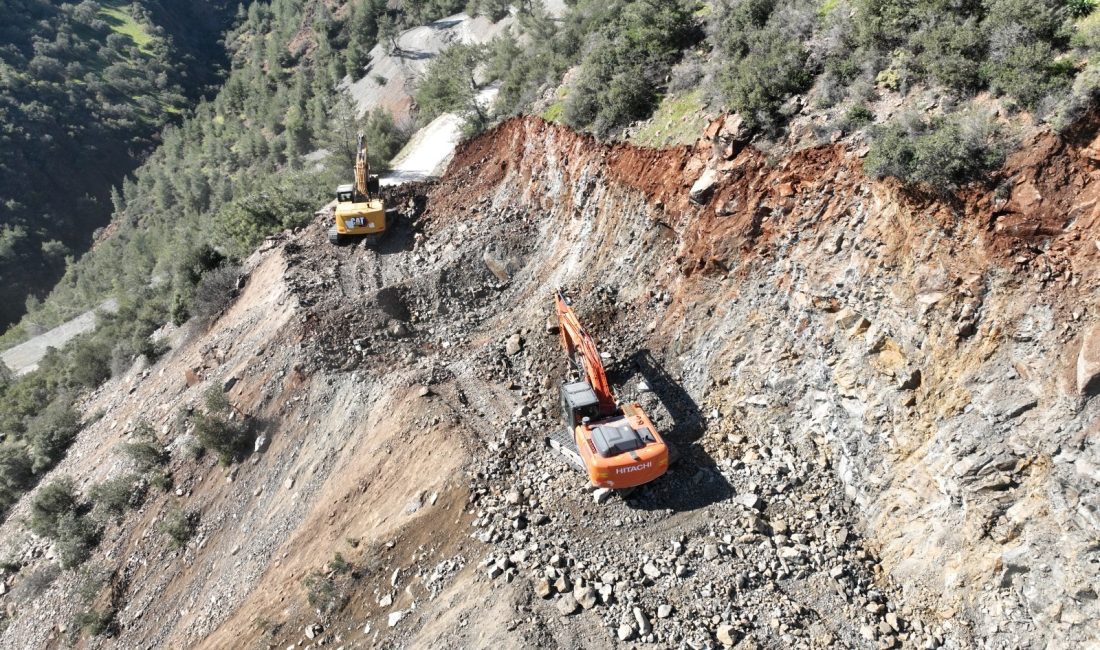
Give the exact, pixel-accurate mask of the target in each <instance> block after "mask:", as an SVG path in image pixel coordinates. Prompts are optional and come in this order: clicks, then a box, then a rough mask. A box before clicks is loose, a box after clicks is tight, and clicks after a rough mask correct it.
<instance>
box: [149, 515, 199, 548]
mask: <svg viewBox="0 0 1100 650" xmlns="http://www.w3.org/2000/svg"><path fill="white" fill-rule="evenodd" d="M198 525H199V515H198V513H197V512H185V511H184V510H181V509H180V508H175V509H173V510H169V511H168V513H167V514H165V515H164V518H163V519H161V522H160V524H158V525H157V530H159V531H160V532H162V533H164V534H165V535H168V537H169V538H171V540H172V543H173V544H175V546H176V547H177V548H183V547H184V546H186V545H187V542H188V540H190V539H191V537H192V536H193V535H194V534H195V529H196V528H198Z"/></svg>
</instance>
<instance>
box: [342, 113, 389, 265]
mask: <svg viewBox="0 0 1100 650" xmlns="http://www.w3.org/2000/svg"><path fill="white" fill-rule="evenodd" d="M332 214H333V224H332V226H331V227H330V228H329V231H328V238H329V241H331V242H332V243H334V244H339V243H341V242H342V241H343V240H344V238H345V237H352V236H356V235H371V236H373V237H380V236H381V235H382V233H384V232H386V205H385V203H384V202H383V201H382V194H381V192H380V188H379V184H378V177H377V176H372V175H371V173H370V163H369V162H368V160H367V140H366V138H365V137H363V134H362V133H360V134H359V136H358V151H357V152H356V154H355V183H354V184H351V185H341V186H340V187H337V188H336V208H335V209H334V210H333V213H332Z"/></svg>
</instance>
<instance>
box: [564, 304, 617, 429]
mask: <svg viewBox="0 0 1100 650" xmlns="http://www.w3.org/2000/svg"><path fill="white" fill-rule="evenodd" d="M555 306H556V308H557V311H558V325H559V327H558V332H559V333H560V334H561V344H562V347H564V348H565V352H566V354H568V355H569V359H570V360H571V361H572V362H573V363H574V364H576V365H577V366H578V367H579V369H580V370H581V372H582V374H583V375H584V378H585V380H587V381H588V383H589V385H591V386H592V390H593V391H595V393H596V398H597V399H598V400H599V402H600V412H601V414H604V415H607V414H610V413H614V412H615V408H616V407H615V396H614V395H613V394H612V393H611V384H610V382H608V381H607V372H606V371H605V370H604V367H603V361H601V360H600V353H599V351H598V350H597V349H596V341H595V340H594V339H593V338H592V335H590V334H589V333H588V332H587V331H585V329H584V327H583V326H582V325H581V322H580V320H579V319H578V318H577V314H576V313H575V312H574V311H573V307H572V306H571V305H570V304H569V299H568V298H566V297H565V293H564V292H562V291H561V290H560V289H559V290H558V291H557V293H556V295H555Z"/></svg>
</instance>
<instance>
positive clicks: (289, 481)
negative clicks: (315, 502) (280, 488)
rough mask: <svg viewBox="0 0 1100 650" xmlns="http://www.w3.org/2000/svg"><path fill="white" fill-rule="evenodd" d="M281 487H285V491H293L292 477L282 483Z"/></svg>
mask: <svg viewBox="0 0 1100 650" xmlns="http://www.w3.org/2000/svg"><path fill="white" fill-rule="evenodd" d="M283 485H284V486H285V487H286V489H288V490H293V489H294V477H293V476H291V477H290V478H288V479H287V480H286V483H284V484H283Z"/></svg>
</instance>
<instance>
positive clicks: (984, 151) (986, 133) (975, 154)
mask: <svg viewBox="0 0 1100 650" xmlns="http://www.w3.org/2000/svg"><path fill="white" fill-rule="evenodd" d="M871 141H872V142H871V150H870V152H869V153H868V155H867V159H866V160H865V162H864V170H865V171H866V172H867V173H869V174H871V175H873V176H875V177H879V178H881V177H883V176H894V177H897V178H899V179H901V180H902V181H904V182H905V183H907V184H923V185H926V186H928V187H929V188H931V189H932V190H934V191H937V192H947V191H950V190H952V189H954V188H955V187H957V186H959V185H961V184H963V183H966V182H969V181H972V180H975V179H978V178H981V177H982V176H983V175H984V174H986V173H987V172H989V171H990V170H992V169H995V168H997V167H999V166H1000V165H1001V164H1002V163H1003V162H1004V158H1005V152H1006V142H1005V138H1004V137H1003V135H1002V134H1001V132H1000V130H999V128H998V126H997V124H996V123H995V122H994V121H993V120H992V119H990V117H989V116H986V115H978V114H955V115H951V116H948V117H939V118H934V119H932V120H927V121H925V120H921V119H919V118H917V117H914V116H909V117H906V118H902V119H901V120H898V121H895V122H893V123H890V124H887V125H884V126H880V127H875V128H872V130H871Z"/></svg>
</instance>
